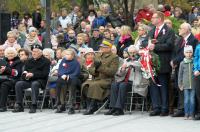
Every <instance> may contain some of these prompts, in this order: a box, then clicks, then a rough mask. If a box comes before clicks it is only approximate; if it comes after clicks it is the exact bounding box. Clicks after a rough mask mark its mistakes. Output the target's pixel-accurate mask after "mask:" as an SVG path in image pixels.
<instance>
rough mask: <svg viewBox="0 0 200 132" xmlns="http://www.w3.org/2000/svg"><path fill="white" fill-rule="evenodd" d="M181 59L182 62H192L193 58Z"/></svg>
mask: <svg viewBox="0 0 200 132" xmlns="http://www.w3.org/2000/svg"><path fill="white" fill-rule="evenodd" d="M183 61H184V63H192V61H193V58H191V59H187V58H184V59H183Z"/></svg>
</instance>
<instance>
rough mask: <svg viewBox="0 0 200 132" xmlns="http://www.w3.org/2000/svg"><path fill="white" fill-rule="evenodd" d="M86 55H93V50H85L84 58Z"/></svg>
mask: <svg viewBox="0 0 200 132" xmlns="http://www.w3.org/2000/svg"><path fill="white" fill-rule="evenodd" d="M88 53H93V54H94V50H93V49H92V48H85V53H84V57H85V56H86V55H87V54H88Z"/></svg>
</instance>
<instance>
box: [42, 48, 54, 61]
mask: <svg viewBox="0 0 200 132" xmlns="http://www.w3.org/2000/svg"><path fill="white" fill-rule="evenodd" d="M42 54H43V56H44V57H46V58H47V59H49V60H50V61H51V62H52V61H54V58H55V55H54V51H53V50H52V49H50V48H45V49H44V50H43V51H42Z"/></svg>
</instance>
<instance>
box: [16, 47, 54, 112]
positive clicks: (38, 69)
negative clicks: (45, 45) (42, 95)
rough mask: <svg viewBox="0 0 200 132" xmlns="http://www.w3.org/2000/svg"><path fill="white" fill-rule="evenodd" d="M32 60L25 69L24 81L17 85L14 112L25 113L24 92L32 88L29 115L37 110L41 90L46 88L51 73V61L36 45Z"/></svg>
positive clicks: (33, 48)
mask: <svg viewBox="0 0 200 132" xmlns="http://www.w3.org/2000/svg"><path fill="white" fill-rule="evenodd" d="M31 50H32V58H30V59H29V60H28V61H27V62H26V63H25V67H24V72H23V73H22V81H18V82H17V83H16V84H15V91H16V106H15V109H14V110H13V112H23V111H24V108H23V105H22V104H23V90H24V89H27V88H31V99H32V106H31V109H30V111H29V113H35V112H36V108H37V97H38V94H39V88H42V89H43V88H45V85H46V83H47V79H48V74H49V71H50V61H49V60H48V59H47V58H45V57H44V56H42V47H41V46H40V45H34V46H33V47H32V48H31Z"/></svg>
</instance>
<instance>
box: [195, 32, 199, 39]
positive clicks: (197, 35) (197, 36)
mask: <svg viewBox="0 0 200 132" xmlns="http://www.w3.org/2000/svg"><path fill="white" fill-rule="evenodd" d="M195 38H196V39H197V40H198V41H200V33H199V34H196V35H195Z"/></svg>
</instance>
